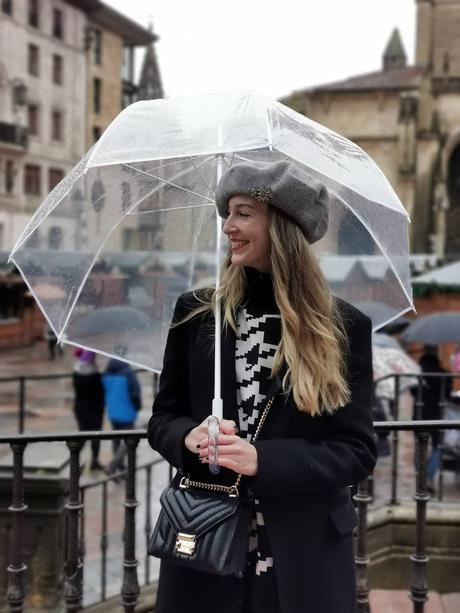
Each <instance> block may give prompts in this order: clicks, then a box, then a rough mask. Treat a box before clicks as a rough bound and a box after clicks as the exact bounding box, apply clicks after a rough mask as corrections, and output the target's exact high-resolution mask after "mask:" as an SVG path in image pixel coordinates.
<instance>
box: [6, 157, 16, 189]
mask: <svg viewBox="0 0 460 613" xmlns="http://www.w3.org/2000/svg"><path fill="white" fill-rule="evenodd" d="M15 177H16V169H15V167H14V162H13V160H6V165H5V191H6V193H7V194H12V193H13V189H14V179H15Z"/></svg>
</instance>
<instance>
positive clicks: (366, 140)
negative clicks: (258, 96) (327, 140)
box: [282, 0, 460, 259]
mask: <svg viewBox="0 0 460 613" xmlns="http://www.w3.org/2000/svg"><path fill="white" fill-rule="evenodd" d="M416 4H417V34H416V57H415V65H414V66H408V65H407V57H406V53H405V51H404V47H403V44H402V41H401V38H400V35H399V32H398V31H397V30H395V31H394V32H393V34H392V36H391V38H390V41H389V43H388V45H387V47H386V49H385V51H384V55H383V66H382V69H381V70H379V71H377V72H373V73H370V74H364V75H358V76H354V77H351V78H348V79H345V80H343V81H340V82H336V83H331V84H327V85H320V86H317V87H313V88H311V89H307V90H303V91H295V92H293V94H292V95H290V96H289V97H288V98H286V99H284V100H282V102H284V103H285V104H287V105H288V106H291V107H292V108H294V109H295V110H296V111H298V112H300V113H303V114H305V115H307V116H308V117H310V118H312V119H314V120H315V121H318V122H320V123H322V124H324V125H326V126H328V127H330V128H331V129H333V130H335V131H337V132H339V133H341V134H343V135H345V136H347V137H348V138H350V139H351V140H353V141H355V142H356V143H357V144H359V145H360V146H361V147H362V148H363V149H364V150H365V151H366V152H367V153H369V155H371V157H372V158H373V159H374V160H375V161H376V162H377V164H378V165H379V166H380V168H381V169H382V170H383V172H384V173H385V174H386V176H387V177H388V179H389V181H390V182H391V184H392V185H393V187H394V189H395V190H396V192H397V194H398V195H399V197H400V199H401V201H402V202H403V204H404V205H405V206H406V208H407V211H408V212H409V214H410V216H411V218H412V224H411V229H410V232H411V248H412V252H413V253H435V254H437V255H438V256H439V257H442V258H444V257H445V258H447V259H458V258H460V36H459V35H458V33H459V32H460V0H416Z"/></svg>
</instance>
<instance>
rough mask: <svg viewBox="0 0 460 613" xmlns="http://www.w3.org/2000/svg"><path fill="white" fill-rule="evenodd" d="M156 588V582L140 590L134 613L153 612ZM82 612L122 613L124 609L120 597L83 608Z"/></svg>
mask: <svg viewBox="0 0 460 613" xmlns="http://www.w3.org/2000/svg"><path fill="white" fill-rule="evenodd" d="M157 588H158V583H157V582H155V583H152V584H151V585H147V586H146V587H142V588H141V592H140V595H139V601H138V603H137V606H136V608H135V613H151V612H152V611H155V606H154V603H155V600H156V595H157ZM83 610H84V611H85V613H124V608H123V607H122V606H121V604H120V596H115V597H113V598H109V599H108V600H106V601H105V602H101V603H100V604H95V605H92V606H89V607H84V609H83Z"/></svg>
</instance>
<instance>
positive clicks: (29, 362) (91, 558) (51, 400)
mask: <svg viewBox="0 0 460 613" xmlns="http://www.w3.org/2000/svg"><path fill="white" fill-rule="evenodd" d="M73 362H74V359H73V355H72V348H70V347H65V348H64V353H63V355H62V357H57V358H56V359H55V360H54V361H50V360H49V359H48V353H47V346H46V344H45V343H44V342H37V343H36V344H35V345H34V346H33V347H30V348H25V349H19V350H14V351H3V352H0V378H2V377H14V376H20V375H24V374H27V375H29V376H30V375H45V374H67V375H68V374H70V373H71V372H72V367H73ZM105 363H106V359H104V358H101V357H98V365H99V369H100V370H103V368H104V366H105ZM139 376H140V380H141V384H142V400H143V403H142V411H141V413H140V414H139V418H138V423H137V426H138V427H145V426H146V423H147V420H148V418H149V415H150V408H151V403H152V397H153V385H152V383H153V378H152V374H151V373H140V375H139ZM25 398H26V401H25V408H26V413H25V429H24V431H25V432H26V433H49V432H72V431H75V430H76V422H75V419H74V416H73V411H72V402H73V391H72V380H71V377H66V378H63V379H58V380H52V381H44V382H43V381H29V382H27V384H26V397H25ZM411 413H412V399H411V397H410V395H409V394H407V395H404V396H403V397H402V400H401V410H400V419H410V417H411ZM0 420H1V424H2V434H3V435H8V434H11V435H14V434H16V433H17V427H18V386H17V383H3V382H0ZM104 429H106V430H108V429H110V424H109V423H107V421H106V422H105V423H104ZM399 440H400V445H399V449H400V454H399V464H398V476H399V484H398V497H399V499H400V500H413V496H414V493H415V471H414V463H413V457H414V437H413V435H412V434H411V433H410V432H402V433H400V435H399ZM8 453H9V450H8V448H7V447H6V446H0V458H1V457H2V456H4V455H6V454H8ZM111 456H112V451H111V444H110V442H109V441H104V442H102V444H101V453H100V460H101V462H102V463H103V464H105V465H107V464H108V462H109V461H110V459H111ZM89 457H90V449H89V445H86V447H85V448H84V449H83V451H82V454H81V459H82V462H83V463H84V464H85V468H84V470H83V472H82V477H81V485H82V486H86V487H90V486H91V484H97V483H98V482H99V481H101V480H104V478H105V475H104V473H103V472H102V471H90V470H89ZM156 458H158V456H157V455H156V454H155V453H154V452H153V451H152V450H151V449H150V448H149V447H148V444H147V442H146V441H141V442H140V444H139V447H138V455H137V462H138V466H139V465H143V464H145V463H148V462H151V461H152V460H154V459H156ZM374 477H375V479H374V504H382V503H384V502H386V501H387V500H389V498H390V488H391V457H390V456H388V457H381V458H379V460H378V463H377V467H376V469H375V473H374ZM167 480H168V468H167V466H166V464H165V463H164V462H162V463H161V464H159V465H158V466H156V467H155V468H154V469H153V471H152V474H151V486H152V490H151V502H150V504H148V488H147V475H146V470H145V469H140V470H139V471H138V476H137V499H138V501H139V507H138V509H137V522H136V526H137V534H136V550H137V558H138V560H139V561H140V565H139V567H138V576H139V582H140V584H144V583H146V580H149V581H151V580H153V579H154V578H156V576H157V574H158V561H157V560H155V559H153V558H150V559H149V561H148V563H147V567H146V558H145V546H146V539H147V534H148V532H150V531H151V529H152V528H153V525H154V523H155V520H156V517H157V514H158V512H159V503H158V499H159V495H160V493H161V491H162V489H163V488H164V486H165V485H166V483H167ZM102 495H103V485H94V487H90V489H88V490H87V491H86V493H85V543H84V551H85V565H84V582H85V592H84V593H85V604H89V603H92V602H96V601H99V600H100V599H101V594H102V593H103V591H102V590H103V587H102V583H103V581H102V577H103V576H104V574H105V577H106V586H105V595H106V597H110V596H112V595H115V594H117V593H119V591H120V587H121V577H122V560H123V519H124V507H123V498H124V481H120V482H119V483H114V482H110V483H108V484H107V509H108V511H107V525H106V527H105V531H104V529H103V520H102V508H103V504H102ZM444 499H445V500H446V501H447V502H457V503H458V501H459V500H460V489H458V487H457V485H456V483H455V479H454V474H453V473H450V472H445V473H444ZM147 508H150V510H151V513H150V519H149V521H147V526H146V520H147V519H148V514H147ZM104 543H107V548H106V550H105V558H106V568H105V571H104V568H103V556H102V554H101V552H102V551H103V548H101V545H103V544H104Z"/></svg>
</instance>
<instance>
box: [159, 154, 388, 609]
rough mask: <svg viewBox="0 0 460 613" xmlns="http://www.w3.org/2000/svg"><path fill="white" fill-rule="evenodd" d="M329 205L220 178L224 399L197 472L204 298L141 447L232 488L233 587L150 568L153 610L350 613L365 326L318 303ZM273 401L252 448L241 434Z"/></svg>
mask: <svg viewBox="0 0 460 613" xmlns="http://www.w3.org/2000/svg"><path fill="white" fill-rule="evenodd" d="M328 201H329V197H328V192H327V190H326V188H325V187H324V186H323V185H322V184H321V183H320V182H318V181H317V180H315V179H314V178H313V177H310V176H309V175H307V174H306V173H305V172H303V171H301V170H300V169H298V168H297V167H296V166H294V165H293V164H291V163H288V162H284V161H282V162H277V163H272V164H260V163H259V164H257V163H252V162H251V163H241V164H239V165H236V166H234V167H232V168H231V169H229V170H228V171H227V172H226V173H225V175H224V176H223V178H222V179H221V181H220V183H219V185H218V189H217V193H216V204H217V210H218V213H219V215H220V216H221V217H223V218H224V219H225V223H224V226H223V231H224V233H225V234H226V235H227V237H228V239H229V243H230V248H229V255H228V257H227V259H226V262H225V264H224V267H223V272H222V277H221V286H220V290H219V294H220V299H221V310H222V314H223V320H224V325H223V327H222V369H221V372H222V396H223V406H224V419H222V421H221V422H220V434H219V438H218V464H219V465H220V467H221V470H220V473H219V474H218V475H217V476H214V475H212V474H211V473H210V471H209V467H208V466H207V463H208V451H209V448H208V438H207V436H208V435H207V432H208V429H207V420H208V415H209V413H210V407H211V403H212V398H213V386H214V356H213V353H214V352H213V344H214V341H213V339H214V334H213V325H214V317H213V305H214V304H215V302H214V301H215V292H214V290H213V289H209V290H201V291H199V292H196V293H192V292H190V293H186V294H183V295H182V296H181V297H180V298H179V300H178V302H177V304H176V308H175V312H174V316H173V322H174V323H173V325H172V326H171V328H170V331H169V336H168V340H167V345H166V349H165V355H164V364H163V370H162V373H161V377H160V385H159V391H158V394H157V396H156V398H155V400H154V404H153V409H152V417H151V418H150V421H149V425H148V440H149V443H150V445H151V446H152V448H153V449H155V450H157V451H158V452H159V453H160V454H161V455H162V456H163V457H164V458H166V460H167V461H168V462H170V464H172V465H173V466H175V467H176V468H178V470H179V473H178V475H176V477H175V479H176V482H177V483H178V481H179V479H180V478H181V476H183V475H184V474H186V475H189V476H190V478H191V479H193V480H196V481H208V482H211V483H220V484H224V485H232V484H233V483H234V482H235V476H236V475H237V474H242V475H243V476H242V480H241V483H240V486H239V492H240V497H241V498H242V499H244V500H247V501H249V503H250V504H251V516H252V519H251V521H250V525H249V526H248V531H249V540H248V563H247V568H246V573H245V575H244V578H242V579H238V578H236V577H233V576H232V577H229V576H221V575H212V574H208V573H205V572H201V571H197V570H192V569H190V568H187V567H186V566H181V565H179V564H178V563H176V562H173V561H171V560H162V562H161V570H160V578H159V586H158V595H157V603H156V608H155V611H156V612H157V613H170V612H171V611H187V613H195V612H196V613H198V612H199V613H211V612H213V613H249V612H250V613H262V612H263V613H300V612H301V611H305V612H306V611H309V612H311V613H319V612H321V613H337V612H338V611H340V613H352V612H355V611H356V594H355V570H354V556H353V542H352V531H353V528H354V527H355V525H356V521H357V520H356V512H355V510H354V507H353V504H352V502H351V500H350V491H349V486H351V485H354V484H356V483H358V482H359V481H361V480H363V479H365V478H366V477H367V476H368V475H369V473H370V472H371V471H372V469H373V467H374V464H375V461H376V449H375V442H374V437H373V433H372V419H371V407H372V387H373V381H372V379H373V378H372V357H371V322H370V320H369V318H368V317H367V316H365V315H364V314H362V313H361V312H360V311H358V310H357V309H355V308H354V307H352V306H351V305H349V304H347V303H345V302H343V301H342V300H339V299H336V298H334V297H333V296H332V295H331V292H330V290H329V288H328V286H327V283H326V281H325V279H324V277H323V275H322V273H321V270H320V268H319V264H318V262H317V260H316V258H315V257H314V255H313V253H312V251H311V250H310V246H309V245H310V244H312V243H314V242H315V241H317V240H319V239H320V238H321V237H322V236H323V235H324V234H325V232H326V229H327V225H328V209H329V206H328ZM271 398H273V403H272V405H271V408H270V411H269V413H268V417H267V420H266V422H265V423H264V425H263V427H262V428H261V431H260V435H259V438H258V439H257V441H256V442H255V443H254V444H251V437H252V436H253V435H254V429H255V426H256V424H257V421H258V418H259V416H260V414H261V411H262V410H263V409H264V408H265V407H266V406H267V404H268V401H269V399H271Z"/></svg>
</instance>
